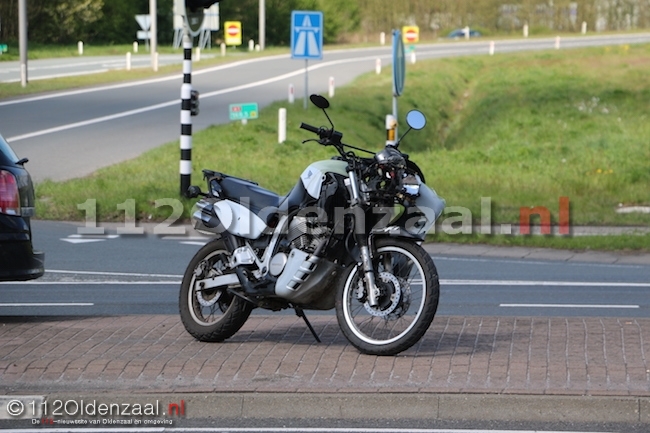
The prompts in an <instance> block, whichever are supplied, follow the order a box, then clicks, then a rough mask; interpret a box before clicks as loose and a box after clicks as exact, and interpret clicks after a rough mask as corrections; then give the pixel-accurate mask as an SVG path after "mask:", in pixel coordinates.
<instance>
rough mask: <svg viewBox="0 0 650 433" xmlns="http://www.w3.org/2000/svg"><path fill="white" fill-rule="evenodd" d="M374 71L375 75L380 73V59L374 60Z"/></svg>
mask: <svg viewBox="0 0 650 433" xmlns="http://www.w3.org/2000/svg"><path fill="white" fill-rule="evenodd" d="M375 73H376V74H377V75H379V74H381V59H377V60H376V61H375Z"/></svg>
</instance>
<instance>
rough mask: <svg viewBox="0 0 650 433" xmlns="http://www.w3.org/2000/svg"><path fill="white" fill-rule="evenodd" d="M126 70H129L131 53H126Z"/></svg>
mask: <svg viewBox="0 0 650 433" xmlns="http://www.w3.org/2000/svg"><path fill="white" fill-rule="evenodd" d="M126 70H127V71H130V70H131V53H126Z"/></svg>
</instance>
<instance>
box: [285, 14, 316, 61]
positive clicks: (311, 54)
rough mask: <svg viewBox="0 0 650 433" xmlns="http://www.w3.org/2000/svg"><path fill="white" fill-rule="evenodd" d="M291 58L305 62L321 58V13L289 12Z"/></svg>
mask: <svg viewBox="0 0 650 433" xmlns="http://www.w3.org/2000/svg"><path fill="white" fill-rule="evenodd" d="M291 58H292V59H306V60H320V59H322V58H323V13H322V12H320V11H292V12H291Z"/></svg>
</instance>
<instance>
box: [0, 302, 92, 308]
mask: <svg viewBox="0 0 650 433" xmlns="http://www.w3.org/2000/svg"><path fill="white" fill-rule="evenodd" d="M93 305H95V304H93V303H91V302H26V303H13V304H2V303H0V307H92V306H93Z"/></svg>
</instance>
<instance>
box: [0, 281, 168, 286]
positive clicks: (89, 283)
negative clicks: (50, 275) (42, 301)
mask: <svg viewBox="0 0 650 433" xmlns="http://www.w3.org/2000/svg"><path fill="white" fill-rule="evenodd" d="M178 284H181V282H180V281H40V280H29V281H0V285H16V286H154V285H157V286H160V285H178Z"/></svg>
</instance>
